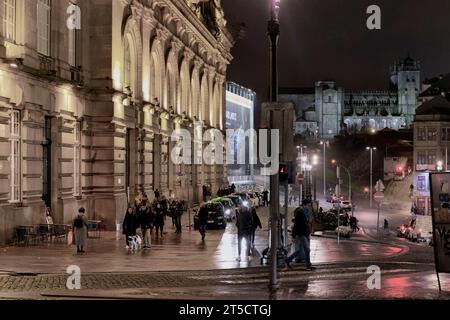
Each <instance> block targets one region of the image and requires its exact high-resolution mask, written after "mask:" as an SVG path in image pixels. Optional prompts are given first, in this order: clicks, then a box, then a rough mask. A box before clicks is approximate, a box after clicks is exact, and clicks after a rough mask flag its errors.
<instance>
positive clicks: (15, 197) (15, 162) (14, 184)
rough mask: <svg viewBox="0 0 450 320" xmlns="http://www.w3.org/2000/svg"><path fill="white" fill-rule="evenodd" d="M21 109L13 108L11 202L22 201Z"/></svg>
mask: <svg viewBox="0 0 450 320" xmlns="http://www.w3.org/2000/svg"><path fill="white" fill-rule="evenodd" d="M20 140H21V139H20V111H19V110H13V111H12V112H11V121H10V143H11V150H10V151H11V154H10V161H9V162H10V164H11V177H10V180H11V181H10V182H11V194H10V201H11V202H20V200H21V197H20V187H21V179H20V176H21V173H20V169H21V168H20V142H21V141H20Z"/></svg>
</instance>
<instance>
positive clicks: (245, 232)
mask: <svg viewBox="0 0 450 320" xmlns="http://www.w3.org/2000/svg"><path fill="white" fill-rule="evenodd" d="M236 227H237V229H238V257H237V258H236V260H237V261H241V249H242V242H243V240H244V239H245V243H246V257H248V259H250V245H251V235H252V230H253V215H252V212H251V211H250V209H249V208H248V207H246V206H240V208H239V210H238V213H237V215H236Z"/></svg>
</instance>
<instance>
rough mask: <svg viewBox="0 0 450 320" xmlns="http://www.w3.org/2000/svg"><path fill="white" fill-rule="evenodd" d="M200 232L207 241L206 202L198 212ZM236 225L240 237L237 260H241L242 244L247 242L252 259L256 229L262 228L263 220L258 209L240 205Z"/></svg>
mask: <svg viewBox="0 0 450 320" xmlns="http://www.w3.org/2000/svg"><path fill="white" fill-rule="evenodd" d="M198 221H199V233H200V235H201V237H202V241H205V237H206V229H207V226H208V210H207V208H206V204H205V203H203V204H202V205H201V206H200V209H199V212H198ZM236 227H237V237H238V257H237V258H236V260H237V261H241V252H242V246H243V244H244V242H245V245H246V247H245V249H246V255H245V256H246V257H247V258H248V260H250V259H251V254H252V249H253V248H254V247H255V234H256V229H258V228H260V229H262V224H261V220H260V219H259V217H258V214H257V212H256V209H255V208H253V207H251V208H249V207H247V206H243V205H239V206H238V207H237V209H236Z"/></svg>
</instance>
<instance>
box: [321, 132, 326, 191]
mask: <svg viewBox="0 0 450 320" xmlns="http://www.w3.org/2000/svg"><path fill="white" fill-rule="evenodd" d="M320 144H321V145H323V196H324V197H325V198H326V197H327V183H326V180H327V178H326V163H327V157H326V152H327V142H326V141H320Z"/></svg>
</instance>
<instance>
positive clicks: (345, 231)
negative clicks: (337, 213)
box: [335, 226, 352, 238]
mask: <svg viewBox="0 0 450 320" xmlns="http://www.w3.org/2000/svg"><path fill="white" fill-rule="evenodd" d="M335 232H336V235H337V234H339V236H340V237H343V238H350V237H351V235H352V229H351V228H350V227H348V226H339V227H338V228H336V230H335Z"/></svg>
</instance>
